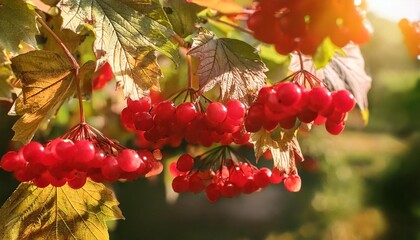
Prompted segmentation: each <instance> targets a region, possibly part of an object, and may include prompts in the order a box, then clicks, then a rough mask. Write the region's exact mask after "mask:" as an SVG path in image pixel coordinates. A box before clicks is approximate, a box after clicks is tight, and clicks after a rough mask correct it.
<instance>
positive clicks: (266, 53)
mask: <svg viewBox="0 0 420 240" xmlns="http://www.w3.org/2000/svg"><path fill="white" fill-rule="evenodd" d="M260 56H261V58H263V59H266V60H269V61H272V62H273V63H276V64H283V63H285V62H287V61H289V56H286V55H281V54H279V53H278V52H277V51H276V49H275V48H274V46H273V45H271V44H270V45H269V44H261V45H260Z"/></svg>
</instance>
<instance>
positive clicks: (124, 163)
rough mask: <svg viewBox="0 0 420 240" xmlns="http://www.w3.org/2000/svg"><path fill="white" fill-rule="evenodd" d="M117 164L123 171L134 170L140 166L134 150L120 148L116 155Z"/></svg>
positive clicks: (139, 160)
mask: <svg viewBox="0 0 420 240" xmlns="http://www.w3.org/2000/svg"><path fill="white" fill-rule="evenodd" d="M117 160H118V166H120V168H121V169H122V170H123V171H125V172H134V171H136V170H137V169H138V168H139V167H140V163H141V161H142V160H141V159H140V157H139V155H138V154H137V152H136V151H134V150H132V149H124V150H122V151H121V152H120V153H119V154H118V156H117Z"/></svg>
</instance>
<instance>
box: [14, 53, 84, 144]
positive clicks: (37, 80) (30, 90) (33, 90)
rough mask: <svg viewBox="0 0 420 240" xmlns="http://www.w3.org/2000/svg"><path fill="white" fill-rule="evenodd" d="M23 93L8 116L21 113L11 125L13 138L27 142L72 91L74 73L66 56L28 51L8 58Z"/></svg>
mask: <svg viewBox="0 0 420 240" xmlns="http://www.w3.org/2000/svg"><path fill="white" fill-rule="evenodd" d="M11 61H12V69H13V72H14V73H15V75H16V77H17V78H18V79H20V80H21V83H22V93H21V94H20V96H19V97H18V99H17V100H16V101H15V104H14V107H13V108H12V110H11V111H10V112H9V114H10V115H22V117H21V118H20V119H19V120H18V121H17V122H16V123H15V124H14V125H13V128H12V129H13V130H14V131H15V135H14V137H13V140H15V141H20V142H22V143H27V142H29V141H30V140H31V139H32V137H33V136H34V134H35V132H36V130H37V129H38V128H39V126H40V124H41V123H42V122H43V121H45V120H48V119H49V118H50V117H51V116H53V115H54V114H55V113H56V111H57V110H58V108H59V107H60V106H61V105H62V104H63V102H64V101H65V100H66V99H67V98H69V97H71V96H73V94H74V93H75V89H76V87H75V80H74V77H75V72H74V71H73V66H72V64H70V62H69V61H68V60H67V58H66V57H64V56H62V55H59V54H57V53H54V52H50V51H43V50H38V51H31V52H28V53H25V54H20V55H18V56H16V57H14V58H12V59H11Z"/></svg>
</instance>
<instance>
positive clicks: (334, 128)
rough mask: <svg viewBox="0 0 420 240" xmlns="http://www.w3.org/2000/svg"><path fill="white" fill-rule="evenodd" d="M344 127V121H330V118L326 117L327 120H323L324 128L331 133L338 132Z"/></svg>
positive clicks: (336, 133) (335, 133)
mask: <svg viewBox="0 0 420 240" xmlns="http://www.w3.org/2000/svg"><path fill="white" fill-rule="evenodd" d="M344 127H345V125H344V122H339V123H336V122H334V121H331V120H330V119H327V121H326V122H325V129H326V130H327V132H329V133H330V134H332V135H338V134H340V133H341V132H342V131H343V130H344Z"/></svg>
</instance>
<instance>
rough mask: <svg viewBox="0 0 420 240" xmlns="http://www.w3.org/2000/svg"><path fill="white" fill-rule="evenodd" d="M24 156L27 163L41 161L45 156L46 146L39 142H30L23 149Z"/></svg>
mask: <svg viewBox="0 0 420 240" xmlns="http://www.w3.org/2000/svg"><path fill="white" fill-rule="evenodd" d="M22 154H23V157H24V158H25V160H26V161H27V162H35V161H40V160H41V158H42V157H43V156H44V146H42V145H41V144H40V143H38V142H30V143H28V144H27V145H25V146H23V147H22Z"/></svg>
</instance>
